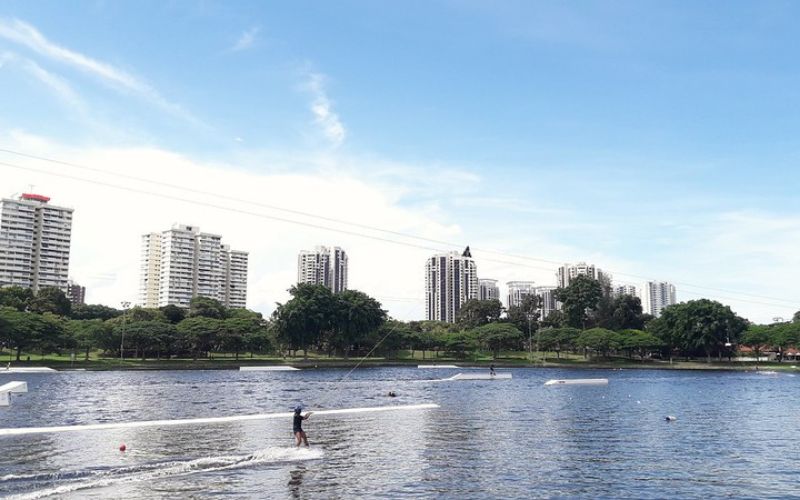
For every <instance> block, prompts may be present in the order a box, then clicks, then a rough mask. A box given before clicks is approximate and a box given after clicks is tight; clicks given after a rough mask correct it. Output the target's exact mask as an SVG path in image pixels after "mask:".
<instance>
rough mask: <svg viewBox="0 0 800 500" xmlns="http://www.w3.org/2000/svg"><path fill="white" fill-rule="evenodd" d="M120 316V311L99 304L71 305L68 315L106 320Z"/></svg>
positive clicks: (84, 318)
mask: <svg viewBox="0 0 800 500" xmlns="http://www.w3.org/2000/svg"><path fill="white" fill-rule="evenodd" d="M119 316H122V311H120V310H119V309H114V308H113V307H108V306H104V305H101V304H77V305H74V306H72V311H70V313H69V317H70V318H72V319H77V320H86V319H100V320H103V321H105V320H108V319H112V318H116V317H119Z"/></svg>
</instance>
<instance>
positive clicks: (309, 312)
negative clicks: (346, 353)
mask: <svg viewBox="0 0 800 500" xmlns="http://www.w3.org/2000/svg"><path fill="white" fill-rule="evenodd" d="M289 293H290V294H291V295H292V298H291V299H290V300H289V301H287V302H286V303H285V304H278V305H277V307H276V308H275V311H274V312H273V313H272V323H273V328H274V329H275V332H276V338H277V340H278V342H279V343H280V344H281V346H283V347H285V348H286V349H288V350H289V351H290V353H293V352H296V351H297V350H301V349H302V350H303V352H304V353H305V354H306V356H307V354H308V349H309V347H311V346H313V345H315V344H316V345H318V346H319V345H321V343H322V341H323V339H324V334H325V333H327V332H330V331H331V329H332V328H333V323H334V319H335V314H336V301H335V299H334V296H333V293H332V292H331V291H330V289H328V288H327V287H325V286H323V285H310V284H305V283H303V284H299V285H297V286H294V287H292V288H291V289H290V290H289Z"/></svg>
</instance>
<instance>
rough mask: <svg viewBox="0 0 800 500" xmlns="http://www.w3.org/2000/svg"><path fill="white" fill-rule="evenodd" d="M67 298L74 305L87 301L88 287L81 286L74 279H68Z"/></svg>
mask: <svg viewBox="0 0 800 500" xmlns="http://www.w3.org/2000/svg"><path fill="white" fill-rule="evenodd" d="M67 298H68V299H69V301H70V302H72V305H73V306H79V305H81V304H85V303H86V287H85V286H80V285H79V284H77V283H75V282H74V281H72V280H67Z"/></svg>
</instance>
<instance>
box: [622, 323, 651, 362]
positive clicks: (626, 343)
mask: <svg viewBox="0 0 800 500" xmlns="http://www.w3.org/2000/svg"><path fill="white" fill-rule="evenodd" d="M618 341H619V347H620V349H624V350H626V351H628V355H629V356H630V355H631V354H632V353H634V352H636V353H637V354H638V355H639V357H640V358H641V359H642V360H644V357H645V355H646V354H647V353H648V352H650V351H652V350H654V349H658V348H660V347H661V345H662V344H661V340H659V339H658V337H656V336H655V335H653V334H652V333H650V332H645V331H642V330H635V329H627V330H622V331H621V332H619V333H618Z"/></svg>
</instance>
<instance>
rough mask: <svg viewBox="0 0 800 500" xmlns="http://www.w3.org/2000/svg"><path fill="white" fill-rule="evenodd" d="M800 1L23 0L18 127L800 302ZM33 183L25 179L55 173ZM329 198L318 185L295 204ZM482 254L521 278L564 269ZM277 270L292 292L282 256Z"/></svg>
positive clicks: (613, 265) (71, 151)
mask: <svg viewBox="0 0 800 500" xmlns="http://www.w3.org/2000/svg"><path fill="white" fill-rule="evenodd" d="M798 11H800V5H798V4H796V3H793V2H755V1H754V2H726V3H725V4H724V8H722V6H721V4H720V3H719V2H691V3H690V2H641V1H636V2H588V1H587V2H569V3H567V2H527V1H518V2H517V1H506V2H476V1H463V2H455V1H453V2H448V1H444V2H433V1H424V2H423V1H416V2H394V3H390V2H366V1H365V2H356V1H352V2H270V3H266V2H211V1H202V2H189V1H180V2H103V1H95V2H55V1H53V2H47V1H39V2H22V1H21V2H15V1H6V2H4V3H3V4H2V5H0V95H3V96H5V97H4V98H3V101H2V104H3V105H2V106H0V130H5V131H6V134H5V135H3V136H0V138H4V140H5V142H3V145H5V147H11V146H14V147H16V146H24V145H27V146H29V148H28V149H26V150H25V151H26V152H28V153H34V154H37V153H42V152H43V151H46V152H48V153H50V154H54V155H59V154H60V155H62V157H63V156H69V158H70V159H71V160H74V161H78V162H81V161H83V162H85V158H83V157H82V154H81V150H82V149H84V150H86V151H89V150H91V151H92V154H89V153H88V152H87V153H85V157H86V158H88V157H91V156H92V155H94V154H95V153H96V152H97V151H98V150H102V149H106V150H116V151H119V150H122V149H124V150H137V149H140V150H141V149H150V150H153V149H155V150H158V151H161V152H163V153H169V154H176V155H180V156H181V157H184V158H189V159H191V160H192V161H194V162H196V163H197V164H199V165H209V164H213V165H215V166H217V168H220V169H223V170H224V169H230V170H231V171H244V172H246V173H248V174H252V175H260V176H275V175H281V174H288V173H292V174H303V175H309V176H322V178H326V179H330V178H331V177H337V176H338V177H340V178H352V179H356V180H358V181H360V182H364V183H366V184H368V185H369V186H371V187H372V188H373V189H374V190H375V192H376V193H381V194H382V195H383V196H385V197H386V200H387V206H389V205H390V206H391V207H394V208H396V209H398V210H406V211H409V212H410V213H413V214H417V215H419V214H422V215H424V216H425V217H426V220H428V221H429V222H430V223H431V224H432V225H431V227H427V226H425V227H422V226H419V227H414V226H410V227H408V228H407V230H408V232H412V233H414V234H429V235H433V236H436V235H437V234H439V233H438V232H437V229H435V228H436V227H439V226H441V228H444V229H441V228H440V230H441V231H444V232H445V233H446V234H445V235H441V234H439V235H440V236H442V238H441V239H449V240H454V241H457V242H463V243H465V244H466V243H471V244H473V246H476V247H479V248H480V247H483V248H491V249H499V250H502V251H505V252H509V253H514V254H525V255H531V256H534V257H541V258H545V259H548V260H555V261H575V260H592V261H595V263H596V264H598V265H599V266H601V267H606V268H608V269H610V270H611V271H612V273H615V274H616V275H617V276H618V277H620V278H622V276H623V275H624V273H627V274H633V275H637V276H647V277H653V278H658V279H666V280H673V281H676V282H683V283H689V284H693V285H702V286H708V287H714V288H721V289H726V290H728V292H727V293H723V292H715V293H717V295H719V296H723V295H724V296H725V297H731V298H733V299H736V298H739V299H742V296H741V295H739V293H738V292H744V293H751V294H755V295H762V296H767V297H779V298H783V299H786V300H788V301H794V300H795V298H797V297H798V294H796V293H795V292H794V291H793V287H792V283H793V282H794V281H795V279H796V278H800V276H798V271H795V269H796V268H798V267H800V266H798V265H797V264H798V262H797V258H796V257H795V251H794V249H795V248H796V246H795V244H796V243H797V241H795V240H796V239H797V237H795V236H794V235H793V232H795V231H796V230H797V229H798V227H799V226H800V219H798V217H797V216H796V213H797V209H798V200H797V197H796V196H795V187H796V186H797V181H798V180H800V179H798V176H799V175H800V174H798V173H797V172H798V169H796V168H795V164H796V163H797V159H798V151H797V146H796V141H795V137H796V136H797V131H798V126H799V125H800V123H798V122H799V121H800V113H798V112H797V111H798V109H797V108H798V104H800V90H798V89H800V85H798V83H800V82H798V80H799V78H798V65H797V63H796V54H795V53H794V52H795V51H794V47H796V46H797V43H798V41H800V40H798V38H800V37H799V36H798V34H797V30H796V28H795V25H794V22H793V21H794V20H796V19H797V15H798V14H800V12H798ZM42 40H44V42H42ZM65 51H66V52H65ZM76 55H77V56H76ZM12 132H13V133H12ZM20 137H26V138H27V139H24V140H23V139H20ZM31 137H36V138H39V139H41V140H43V141H45V142H46V144H47V146H46V147H45V146H41V143H37V142H36V141H32V140H31ZM37 144H39V145H40V149H39V150H38V151H37V146H36V145H37ZM31 148H32V149H31ZM18 149H19V148H18ZM5 159H6V160H8V159H9V158H5ZM165 161H167V162H168V160H165ZM108 168H111V166H108ZM169 168H170V166H169V164H168V163H167V164H165V165H164V166H163V168H162V170H161V171H162V172H163V171H166V170H169ZM4 175H6V172H4ZM8 175H9V176H10V175H11V172H10V171H9V173H8ZM14 175H16V176H18V177H14V178H13V179H12V178H11V177H7V178H8V179H10V180H13V181H14V182H15V183H17V185H14V186H11V187H10V188H9V189H8V191H11V192H14V191H18V190H21V188H19V187H18V185H22V186H25V185H27V184H29V183H31V182H27V181H29V180H30V179H26V178H24V177H25V175H22V174H21V173H20V172H15V173H14ZM29 176H30V175H29ZM265 179H266V177H265ZM35 180H36V181H37V182H38V183H40V184H41V181H40V180H39V179H38V178H37V179H35ZM44 185H47V184H46V181H45V184H44ZM187 185H190V186H191V185H192V184H191V182H188V183H187ZM221 189H226V190H227V191H229V192H231V193H233V192H235V191H236V189H237V186H234V185H231V186H224V188H222V187H221ZM3 194H4V195H7V194H9V193H3ZM50 194H51V195H53V197H54V198H58V196H57V194H59V193H50ZM64 196H65V197H66V198H67V199H68V201H69V202H71V203H73V205H75V206H76V210H80V209H81V207H80V206H79V201H73V200H72V199H70V196H67V195H64ZM71 197H72V198H76V199H78V200H80V197H77V196H75V194H74V193H73V194H72V195H71ZM309 204H311V202H310V201H309V200H304V199H302V195H300V194H299V195H298V197H297V198H296V201H295V202H294V205H293V206H292V207H289V208H298V207H306V208H307V207H308V206H309ZM319 209H320V210H322V211H323V212H325V211H327V210H328V207H327V206H323V207H319ZM369 210H370V209H369V208H367V209H366V210H365V211H369ZM348 215H349V216H350V217H349V218H350V219H351V220H362V219H363V217H362V214H359V212H358V211H357V210H356V211H354V212H353V213H349V212H348ZM169 222H172V221H171V220H170V221H169ZM379 222H380V221H378V222H376V223H379ZM194 223H196V224H200V225H201V226H202V224H203V221H202V220H198V221H194ZM164 224H167V225H168V222H165V223H164ZM153 229H157V228H153ZM217 232H221V231H220V230H218V231H217ZM444 236H447V238H444ZM284 237H289V238H293V233H291V232H289V233H288V234H287V235H284ZM312 239H313V238H311V237H309V239H308V240H304V239H303V238H298V239H297V240H296V243H297V245H309V244H311V241H312ZM323 239H326V240H330V239H331V236H330V235H326V236H325V237H324V238H323ZM76 244H77V243H76ZM356 244H358V243H352V245H356ZM267 250H268V249H267ZM276 251H277V250H276ZM286 251H287V252H288V249H287V250H286ZM392 251H394V250H392ZM478 255H479V254H478ZM81 256H82V253H81V250H80V249H77V248H76V249H75V259H77V260H78V262H80V259H81V258H82V257H81ZM398 258H411V257H410V256H404V255H402V254H401V255H399V257H398ZM413 258H417V256H416V255H415V256H414V257H413ZM423 258H424V257H423ZM354 264H355V263H354ZM132 265H133V266H134V267H136V266H135V263H134V264H132ZM540 265H541V264H540ZM545 265H546V264H545ZM480 266H481V263H480V260H479V272H480V270H481V269H486V273H487V274H491V276H488V275H487V276H486V277H496V278H498V279H501V281H503V280H506V279H508V280H510V279H525V278H529V279H535V280H536V281H538V282H541V283H542V284H548V283H546V282H547V281H548V280H551V278H550V276H551V275H552V272H550V271H547V272H544V271H543V270H541V269H540V270H535V269H516V270H515V269H511V268H508V267H503V266H502V265H500V264H499V263H495V264H484V267H483V268H481V267H480ZM418 267H419V266H418ZM254 272H256V273H257V272H259V271H258V268H257V266H256V267H255V271H254ZM109 273H111V271H109ZM543 273H544V274H543ZM111 274H113V273H111ZM481 274H484V273H481ZM268 277H269V278H268ZM76 278H77V277H76ZM84 279H86V280H88V279H89V278H84ZM259 279H260V278H259V276H255V277H254V281H258V280H259ZM263 279H264V280H267V281H269V280H273V281H274V280H275V279H278V278H277V277H276V276H273V275H272V274H271V271H267V270H266V268H265V269H264V270H263ZM623 279H628V280H630V281H638V280H639V278H637V277H629V278H623ZM417 281H421V272H420V273H419V280H417ZM98 286H99V285H98ZM115 286H116V287H117V289H118V290H122V289H124V288H125V287H128V288H131V287H133V286H134V285H131V284H130V283H127V282H126V281H125V279H122V278H120V280H119V281H118V282H117V283H116V285H115ZM375 286H377V285H375ZM278 288H280V289H284V288H285V286H284V284H280V286H279V287H278ZM278 288H276V289H278ZM401 288H404V289H405V290H406V291H405V292H397V293H394V294H393V295H394V296H398V295H399V296H402V297H404V298H408V299H411V298H412V297H408V295H412V296H413V297H416V296H418V295H419V290H420V289H421V284H420V283H417V285H416V290H417V291H416V292H414V290H415V289H414V287H413V286H412V284H411V283H409V284H408V285H407V286H405V287H401ZM265 290H266V289H265ZM689 291H690V288H686V287H685V288H681V287H680V286H679V296H680V298H681V299H683V300H688V299H692V298H696V295H699V294H703V293H705V292H702V291H701V290H700V289H697V288H695V289H694V293H695V294H696V295H691V294H689V293H681V292H689ZM109 293H110V292H109ZM119 293H122V292H119ZM264 293H266V294H267V295H269V294H270V293H271V292H267V291H265V292H264ZM383 293H385V294H387V295H388V294H389V293H390V292H389V288H388V287H387V288H386V291H385V292H383ZM705 294H707V295H710V293H705ZM90 297H91V295H90ZM280 298H281V297H280V296H276V297H271V296H270V297H268V298H264V299H263V300H262V299H259V300H261V302H258V304H262V302H263V304H270V303H273V302H274V301H275V300H280ZM96 299H97V300H100V299H101V296H100V295H97V296H96ZM749 299H752V300H750V302H737V303H734V302H733V301H730V300H726V302H729V303H731V305H732V306H734V309H736V310H739V311H741V312H742V314H745V315H747V316H748V317H752V318H753V319H757V320H767V319H769V318H771V317H773V316H786V315H790V314H791V311H792V310H793V309H797V307H795V306H794V302H792V303H791V304H788V303H780V304H777V303H775V301H771V300H769V301H766V300H763V301H762V302H767V303H762V304H756V303H754V301H757V300H761V299H754V298H753V297H750V298H749ZM263 307H264V308H268V306H267V305H263ZM414 307H418V306H414ZM398 311H399V310H398ZM417 313H418V310H414V309H413V308H411V309H404V310H403V312H398V313H397V314H398V315H399V316H406V317H413V316H415V315H416V314H417Z"/></svg>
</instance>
